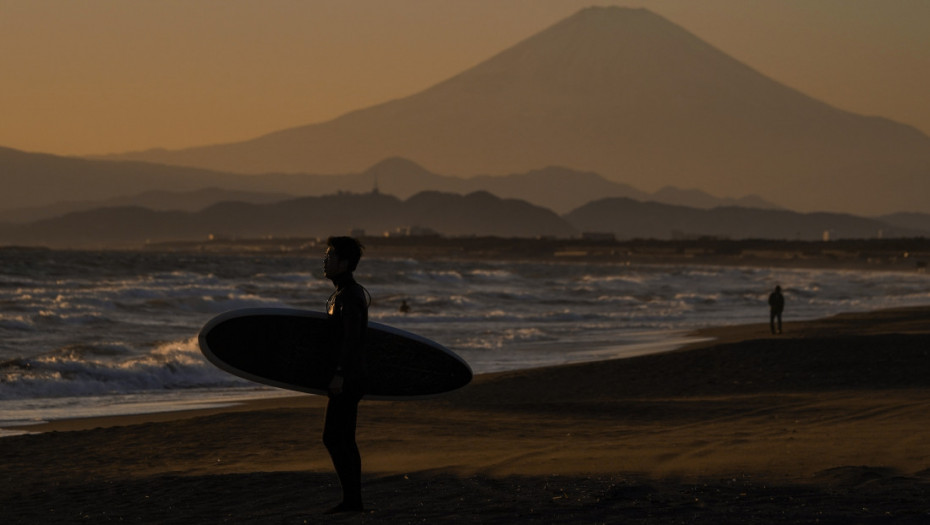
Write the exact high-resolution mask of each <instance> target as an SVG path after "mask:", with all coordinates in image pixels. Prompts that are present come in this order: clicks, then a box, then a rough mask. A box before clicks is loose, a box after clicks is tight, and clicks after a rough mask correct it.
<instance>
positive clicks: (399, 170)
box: [364, 157, 432, 177]
mask: <svg viewBox="0 0 930 525" xmlns="http://www.w3.org/2000/svg"><path fill="white" fill-rule="evenodd" d="M364 174H365V175H374V176H377V177H382V176H384V177H391V176H396V175H411V174H413V175H432V173H430V172H429V170H427V169H426V168H424V167H423V166H420V165H419V164H417V163H416V162H413V161H412V160H410V159H405V158H403V157H389V158H386V159H384V160H382V161H381V162H378V163H377V164H374V165H373V166H371V167H370V168H368V169H367V170H365V173H364Z"/></svg>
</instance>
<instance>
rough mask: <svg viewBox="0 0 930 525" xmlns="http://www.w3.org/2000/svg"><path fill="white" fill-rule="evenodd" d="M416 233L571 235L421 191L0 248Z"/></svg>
mask: <svg viewBox="0 0 930 525" xmlns="http://www.w3.org/2000/svg"><path fill="white" fill-rule="evenodd" d="M412 227H413V228H415V227H421V228H424V229H431V230H434V231H436V232H437V233H440V234H445V235H453V236H455V235H493V236H500V237H538V236H542V235H554V236H560V237H568V236H571V235H573V234H575V233H576V232H575V230H574V228H572V226H571V225H569V224H568V223H567V222H566V221H565V220H564V219H562V218H561V217H559V216H558V215H557V214H556V213H554V212H552V211H550V210H547V209H545V208H540V207H538V206H534V205H531V204H529V203H527V202H525V201H519V200H515V199H500V198H498V197H495V196H493V195H491V194H489V193H486V192H476V193H472V194H469V195H464V196H463V195H456V194H446V193H439V192H423V193H420V194H417V195H414V196H412V197H411V198H409V199H407V200H406V201H402V200H400V199H398V198H396V197H393V196H389V195H384V194H380V193H367V194H350V193H341V194H335V195H328V196H323V197H303V198H298V199H290V200H286V201H283V202H277V203H273V204H254V203H246V202H222V203H218V204H215V205H213V206H209V207H207V208H205V209H203V210H200V211H197V212H182V211H155V210H150V209H147V208H142V207H137V206H136V207H116V208H100V209H95V210H89V211H83V212H75V213H70V214H67V215H64V216H62V217H56V218H54V219H47V220H41V221H36V222H33V223H29V224H25V225H9V224H6V225H0V244H19V245H45V246H51V247H72V248H74V247H88V246H140V245H142V244H143V243H144V242H147V241H148V242H156V241H168V240H205V239H207V238H208V236H210V235H215V236H219V237H234V238H235V237H240V238H261V237H326V236H328V235H332V234H333V233H343V232H345V233H347V232H349V231H350V230H355V229H362V230H365V231H366V232H368V233H369V234H374V235H380V234H382V233H385V232H394V231H396V230H407V229H409V228H412Z"/></svg>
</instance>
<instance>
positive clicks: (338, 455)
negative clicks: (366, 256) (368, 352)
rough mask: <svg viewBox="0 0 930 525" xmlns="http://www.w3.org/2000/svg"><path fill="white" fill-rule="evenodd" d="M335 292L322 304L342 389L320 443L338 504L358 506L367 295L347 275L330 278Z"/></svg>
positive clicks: (331, 399) (331, 405) (335, 397)
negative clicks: (357, 430)
mask: <svg viewBox="0 0 930 525" xmlns="http://www.w3.org/2000/svg"><path fill="white" fill-rule="evenodd" d="M333 282H334V284H335V285H336V291H335V292H333V294H332V295H331V296H330V298H329V301H328V302H327V305H326V311H327V313H328V314H329V320H330V325H331V330H330V337H331V348H332V352H333V353H332V354H331V365H332V368H333V375H336V374H339V375H341V376H342V377H343V378H344V381H343V388H342V392H341V393H338V394H335V395H334V394H330V397H329V403H328V404H327V406H326V421H325V424H324V427H323V444H324V445H325V446H326V450H328V451H329V456H330V458H332V460H333V467H334V468H335V469H336V475H337V476H338V477H339V483H340V484H341V485H342V494H343V502H342V505H344V506H347V507H349V508H357V509H359V510H360V509H361V507H362V459H361V456H360V455H359V451H358V445H357V444H356V442H355V427H356V420H357V417H358V403H359V401H360V400H361V399H362V394H363V380H364V375H365V356H364V349H365V333H366V330H367V327H368V295H367V292H366V291H365V289H364V288H363V287H362V286H361V285H359V284H358V283H357V282H355V279H353V278H352V276H351V274H346V275H345V276H341V277H340V278H338V279H336V280H334V281H333Z"/></svg>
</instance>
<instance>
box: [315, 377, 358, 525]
mask: <svg viewBox="0 0 930 525" xmlns="http://www.w3.org/2000/svg"><path fill="white" fill-rule="evenodd" d="M359 400H360V398H359V397H358V396H354V395H352V394H348V393H343V394H340V395H337V396H333V397H331V398H329V403H328V404H327V405H326V421H325V425H324V427H323V444H324V445H326V450H328V451H329V457H330V458H332V460H333V467H334V468H335V469H336V476H338V477H339V483H340V484H341V485H342V503H340V504H339V505H338V506H337V507H335V508H333V509H331V511H332V512H347V511H360V510H362V458H361V455H360V454H359V451H358V445H357V444H356V442H355V427H356V422H357V420H358V403H359Z"/></svg>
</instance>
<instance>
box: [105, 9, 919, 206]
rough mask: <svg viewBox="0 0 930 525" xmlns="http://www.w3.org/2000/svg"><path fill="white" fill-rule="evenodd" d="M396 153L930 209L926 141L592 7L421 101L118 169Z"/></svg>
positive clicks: (285, 168) (501, 169)
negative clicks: (559, 167) (153, 165)
mask: <svg viewBox="0 0 930 525" xmlns="http://www.w3.org/2000/svg"><path fill="white" fill-rule="evenodd" d="M395 156H400V157H405V158H410V159H414V160H416V161H417V162H419V163H422V164H423V165H425V166H428V167H429V168H430V169H431V170H435V171H438V172H441V173H446V174H451V175H466V174H473V173H485V174H506V173H523V172H526V171H528V170H532V169H538V168H539V167H541V166H568V167H571V168H572V169H575V170H579V171H583V172H595V173H599V174H602V175H604V176H605V177H607V178H608V179H610V180H613V181H622V182H624V183H627V184H630V185H632V186H635V187H638V188H642V189H645V190H648V191H655V190H657V189H658V188H661V187H663V186H669V185H671V186H677V187H685V188H689V187H695V186H698V187H700V188H701V189H702V190H703V191H706V192H708V193H711V194H716V195H726V196H736V195H747V194H756V195H761V196H762V197H764V198H765V199H768V200H771V201H774V202H778V203H780V204H781V205H783V206H786V207H788V208H791V209H797V210H805V211H811V210H831V211H839V210H842V211H848V212H854V213H859V214H873V215H874V214H880V213H892V212H897V211H919V212H928V211H930V200H928V199H926V198H925V196H926V195H927V194H928V193H930V138H928V137H927V136H926V135H924V134H923V133H921V132H919V131H918V130H916V129H914V128H912V127H909V126H906V125H902V124H898V123H895V122H892V121H890V120H887V119H883V118H878V117H868V116H861V115H856V114H853V113H849V112H846V111H842V110H840V109H837V108H834V107H831V106H829V105H828V104H825V103H823V102H821V101H818V100H815V99H813V98H811V97H809V96H806V95H804V94H803V93H800V92H798V91H796V90H794V89H791V88H789V87H787V86H785V85H783V84H780V83H778V82H776V81H774V80H772V79H770V78H768V77H766V76H764V75H762V74H760V73H758V72H756V71H754V70H753V69H751V68H750V67H748V66H746V65H744V64H742V63H740V62H738V61H737V60H735V59H733V58H731V57H730V56H728V55H726V54H724V53H723V52H721V51H719V50H717V49H715V48H713V47H712V46H710V45H708V44H706V43H705V42H703V41H702V40H700V39H699V38H697V37H696V36H694V35H693V34H691V33H689V32H687V31H686V30H684V29H683V28H681V27H679V26H677V25H675V24H673V23H671V22H669V21H668V20H666V19H664V18H662V17H660V16H657V15H655V14H653V13H651V12H649V11H647V10H644V9H626V8H619V7H604V8H602V7H597V8H589V9H585V10H583V11H581V12H579V13H577V14H576V15H573V16H571V17H569V18H567V19H565V20H563V21H562V22H559V23H557V24H555V25H554V26H552V27H550V28H548V29H546V30H544V31H542V32H540V33H538V34H536V35H534V36H532V37H530V38H528V39H526V40H524V41H523V42H520V43H518V44H516V45H515V46H513V47H511V48H509V49H506V50H504V51H503V52H501V53H499V54H498V55H496V56H494V57H492V58H490V59H488V60H487V61H485V62H482V63H481V64H478V65H477V66H475V67H473V68H471V69H469V70H467V71H464V72H462V73H460V74H458V75H456V76H454V77H452V78H450V79H448V80H446V81H444V82H441V83H439V84H437V85H435V86H432V87H430V88H428V89H426V90H424V91H422V92H419V93H416V94H414V95H411V96H409V97H406V98H401V99H397V100H393V101H390V102H387V103H384V104H380V105H376V106H373V107H369V108H365V109H360V110H358V111H354V112H351V113H348V114H345V115H343V116H341V117H339V118H336V119H334V120H331V121H328V122H323V123H318V124H312V125H308V126H302V127H298V128H293V129H287V130H283V131H279V132H276V133H272V134H269V135H265V136H262V137H258V138H256V139H253V140H249V141H245V142H239V143H234V144H222V145H214V146H207V147H199V148H191V149H186V150H180V151H165V150H158V151H148V152H142V153H134V154H126V155H122V156H120V158H123V159H135V160H146V161H152V162H160V163H166V164H175V165H183V166H197V167H203V168H210V169H214V170H222V171H229V172H240V173H262V172H324V173H351V172H358V171H360V170H363V169H365V167H366V166H370V165H372V164H374V163H376V162H378V161H379V160H381V159H385V158H389V157H395Z"/></svg>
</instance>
